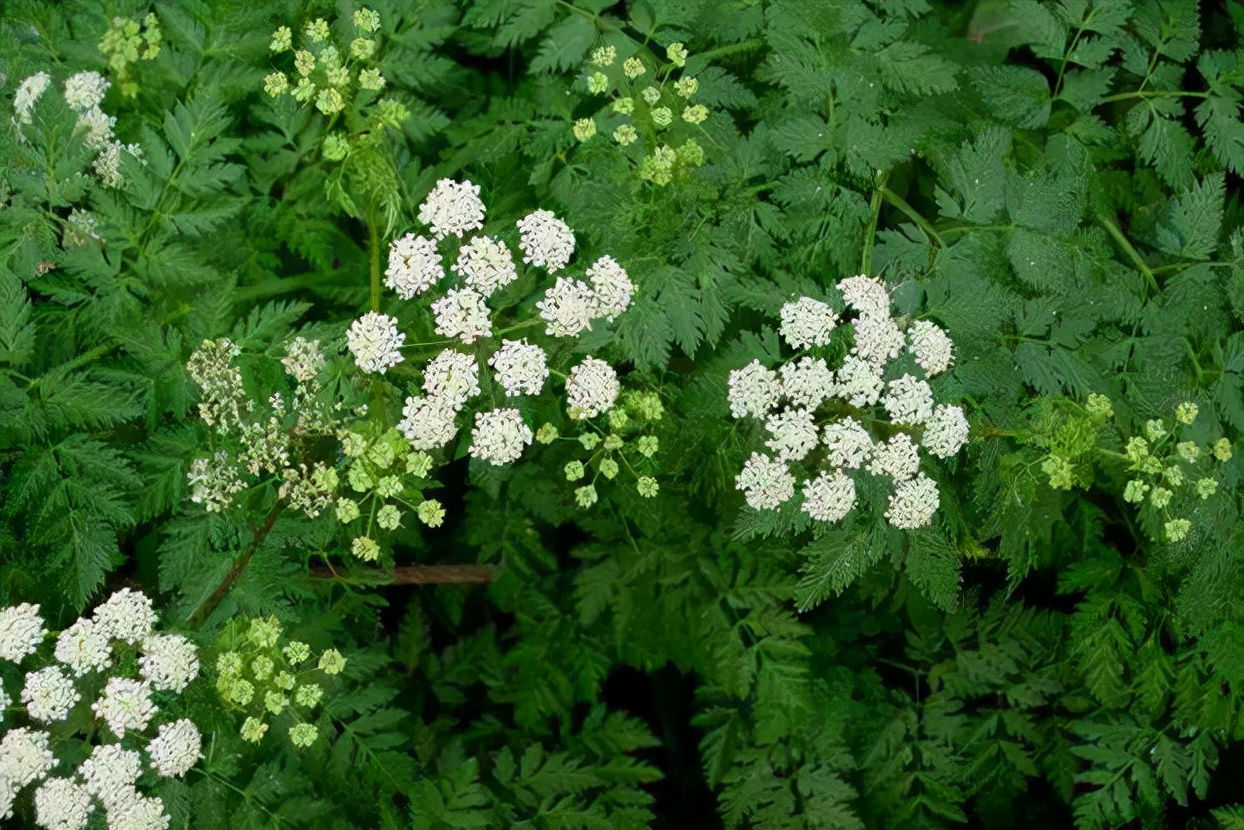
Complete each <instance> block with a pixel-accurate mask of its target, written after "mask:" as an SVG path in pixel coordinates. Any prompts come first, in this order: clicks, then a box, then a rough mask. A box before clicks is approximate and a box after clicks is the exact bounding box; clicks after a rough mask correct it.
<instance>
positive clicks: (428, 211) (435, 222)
mask: <svg viewBox="0 0 1244 830" xmlns="http://www.w3.org/2000/svg"><path fill="white" fill-rule="evenodd" d="M419 221H420V222H422V223H423V224H425V225H427V226H428V227H430V228H431V229H432V233H433V235H435V236H436V238H437V239H443V238H445V237H446V236H450V235H453V236H456V237H458V238H459V239H461V238H462V235H463V234H464V233H466V232H467V231H477V230H480V229H481V228H483V227H484V203H483V201H481V200H480V198H479V185H477V184H471V183H470V182H469V181H463V182H455V181H454V180H453V179H441V180H440V181H438V182H437V183H436V187H434V188H433V189H432V192H431V193H429V194H428V196H427V198H426V199H424V201H423V204H421V205H420V206H419Z"/></svg>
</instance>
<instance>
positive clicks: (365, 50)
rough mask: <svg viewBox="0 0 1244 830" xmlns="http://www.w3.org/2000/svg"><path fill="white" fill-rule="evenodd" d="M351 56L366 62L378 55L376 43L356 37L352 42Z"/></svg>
mask: <svg viewBox="0 0 1244 830" xmlns="http://www.w3.org/2000/svg"><path fill="white" fill-rule="evenodd" d="M350 54H351V55H353V56H354V57H356V58H358V59H359V60H361V61H365V60H367V59H368V58H370V57H371V56H372V55H374V54H376V41H374V40H372V39H370V38H365V37H356V38H355V39H354V40H352V41H350Z"/></svg>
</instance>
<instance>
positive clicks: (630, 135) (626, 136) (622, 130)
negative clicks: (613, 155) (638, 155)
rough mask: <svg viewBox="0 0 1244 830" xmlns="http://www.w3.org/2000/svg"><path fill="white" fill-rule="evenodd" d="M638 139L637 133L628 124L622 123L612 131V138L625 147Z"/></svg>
mask: <svg viewBox="0 0 1244 830" xmlns="http://www.w3.org/2000/svg"><path fill="white" fill-rule="evenodd" d="M638 139H639V133H638V132H636V131H635V128H634V127H632V126H631V125H630V124H623V125H621V126H620V127H618V128H617V129H616V130H614V131H613V140H614V141H616V142H618V143H619V144H621V145H622V146H623V147H626V146H627V145H628V144H634V143H635V142H636V141H637V140H638Z"/></svg>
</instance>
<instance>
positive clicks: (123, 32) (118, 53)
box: [99, 14, 163, 98]
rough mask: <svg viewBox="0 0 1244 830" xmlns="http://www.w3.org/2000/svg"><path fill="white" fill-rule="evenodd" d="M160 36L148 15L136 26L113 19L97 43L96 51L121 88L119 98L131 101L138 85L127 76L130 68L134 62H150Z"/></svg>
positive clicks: (129, 20) (157, 51) (157, 25)
mask: <svg viewBox="0 0 1244 830" xmlns="http://www.w3.org/2000/svg"><path fill="white" fill-rule="evenodd" d="M162 42H163V36H162V35H161V33H160V21H159V19H158V18H157V17H156V16H155V15H154V14H149V15H147V16H146V17H144V18H143V19H142V22H141V23H140V22H139V21H137V20H134V19H132V18H129V17H114V18H112V22H111V23H110V24H109V25H108V29H107V30H106V31H105V32H104V36H103V38H102V39H101V40H100V41H99V51H100V52H102V53H103V55H104V57H105V58H107V59H108V68H109V69H110V70H112V73H113V77H115V78H116V79H117V84H118V85H119V86H120V88H121V94H122V95H124V96H126V97H127V98H133V97H134V96H135V95H137V94H138V84H137V83H135V82H134V80H133V79H132V77H131V75H130V66H131V64H135V63H137V62H138V61H149V60H154V59H155V58H156V57H157V56H158V55H159V54H160V44H161V43H162Z"/></svg>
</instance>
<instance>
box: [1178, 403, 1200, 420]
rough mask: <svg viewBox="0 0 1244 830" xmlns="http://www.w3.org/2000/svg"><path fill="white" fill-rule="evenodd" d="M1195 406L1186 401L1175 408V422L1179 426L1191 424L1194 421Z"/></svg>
mask: <svg viewBox="0 0 1244 830" xmlns="http://www.w3.org/2000/svg"><path fill="white" fill-rule="evenodd" d="M1196 414H1197V406H1196V404H1194V403H1192V402H1191V401H1188V402H1186V403H1181V404H1180V405H1179V406H1177V407H1175V420H1176V421H1179V423H1181V424H1191V423H1192V422H1193V421H1195V420H1196Z"/></svg>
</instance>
